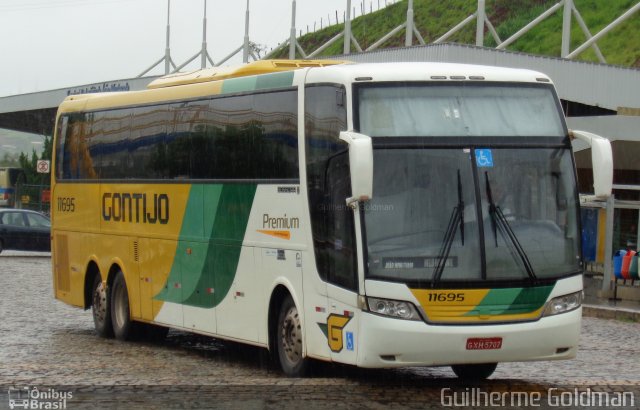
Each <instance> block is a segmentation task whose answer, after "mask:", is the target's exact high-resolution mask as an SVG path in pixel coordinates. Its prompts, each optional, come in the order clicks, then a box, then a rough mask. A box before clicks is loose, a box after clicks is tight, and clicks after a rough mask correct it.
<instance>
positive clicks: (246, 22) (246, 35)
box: [242, 0, 249, 63]
mask: <svg viewBox="0 0 640 410" xmlns="http://www.w3.org/2000/svg"><path fill="white" fill-rule="evenodd" d="M242 62H243V63H248V62H249V0H247V12H246V13H245V17H244V46H243V48H242Z"/></svg>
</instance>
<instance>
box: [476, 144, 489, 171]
mask: <svg viewBox="0 0 640 410" xmlns="http://www.w3.org/2000/svg"><path fill="white" fill-rule="evenodd" d="M476 164H477V165H478V166H479V167H487V168H489V167H493V155H492V153H491V150H490V149H487V148H485V149H476Z"/></svg>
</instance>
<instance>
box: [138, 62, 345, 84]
mask: <svg viewBox="0 0 640 410" xmlns="http://www.w3.org/2000/svg"><path fill="white" fill-rule="evenodd" d="M345 63H347V61H342V60H260V61H255V62H253V63H249V64H244V65H241V66H236V67H213V68H205V69H203V70H196V71H190V72H186V73H175V74H169V75H166V76H164V77H161V78H158V79H157V80H155V81H152V82H151V83H150V84H149V85H148V86H147V88H149V89H154V88H163V87H174V86H178V85H186V84H196V83H202V82H208V81H219V80H226V79H230V78H238V77H246V76H250V75H260V74H269V73H277V72H281V71H291V70H297V69H299V68H306V67H327V66H331V65H336V64H345Z"/></svg>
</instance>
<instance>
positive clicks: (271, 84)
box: [222, 71, 293, 94]
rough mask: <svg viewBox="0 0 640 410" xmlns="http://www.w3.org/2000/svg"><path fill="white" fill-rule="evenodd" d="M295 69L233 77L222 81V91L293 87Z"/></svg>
mask: <svg viewBox="0 0 640 410" xmlns="http://www.w3.org/2000/svg"><path fill="white" fill-rule="evenodd" d="M292 84H293V71H285V72H281V73H273V74H263V75H259V76H251V77H241V78H232V79H229V80H224V82H223V83H222V93H223V94H229V93H240V92H245V91H255V90H268V89H272V88H283V87H291V85H292Z"/></svg>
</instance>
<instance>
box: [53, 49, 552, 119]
mask: <svg viewBox="0 0 640 410" xmlns="http://www.w3.org/2000/svg"><path fill="white" fill-rule="evenodd" d="M304 68H307V69H308V70H309V72H308V74H307V76H306V79H305V82H306V83H328V82H335V83H340V84H349V83H352V82H369V81H458V82H459V81H496V82H528V83H536V82H538V83H539V82H544V83H551V80H550V79H549V77H547V76H546V75H544V74H542V73H539V72H536V71H531V70H525V69H514V68H502V67H493V66H481V65H469V64H452V63H431V62H415V63H413V62H412V63H406V62H405V63H362V64H353V63H350V62H348V61H340V60H262V61H256V62H254V63H250V64H245V65H242V66H238V67H231V68H210V69H205V70H198V71H193V72H189V73H177V74H172V75H169V76H166V77H162V78H159V79H157V80H155V81H154V82H152V83H151V84H149V86H148V88H149V89H147V90H142V91H130V92H114V93H96V94H82V95H74V96H69V97H67V98H66V99H65V100H64V102H63V103H62V104H61V105H60V108H59V113H65V112H80V111H92V110H98V109H112V108H119V107H131V106H136V105H145V104H154V103H163V102H167V101H179V100H183V99H194V98H195V99H197V98H206V97H210V96H213V95H219V94H225V93H228V92H240V91H250V90H251V88H246V89H244V88H241V89H237V87H236V86H237V85H238V84H240V85H241V86H242V87H258V88H261V86H260V84H259V83H260V82H261V81H262V79H264V80H265V81H264V83H265V84H268V86H267V88H269V87H273V86H274V84H280V85H279V86H281V87H282V86H285V82H286V83H287V84H288V85H289V86H291V85H292V80H293V73H291V72H292V71H293V70H299V69H304ZM286 72H289V73H291V74H289V75H287V74H286ZM274 76H275V77H278V76H285V77H287V78H286V81H284V82H283V81H281V80H282V79H280V80H278V79H276V81H275V83H274V82H273V80H274ZM252 79H253V80H252ZM230 82H235V85H233V84H231V83H230ZM227 83H229V84H228V85H230V87H229V90H227V89H226V88H225V87H226V85H227ZM252 84H253V85H252ZM254 89H255V88H254Z"/></svg>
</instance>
